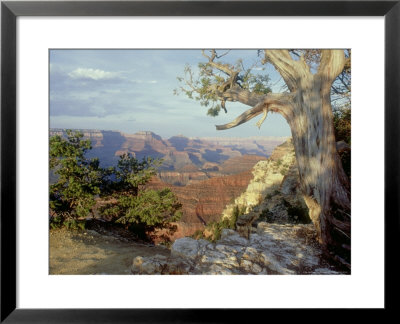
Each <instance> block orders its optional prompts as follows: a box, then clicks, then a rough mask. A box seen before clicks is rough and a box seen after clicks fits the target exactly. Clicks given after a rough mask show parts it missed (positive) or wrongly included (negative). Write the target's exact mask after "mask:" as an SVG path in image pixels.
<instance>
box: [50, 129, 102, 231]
mask: <svg viewBox="0 0 400 324" xmlns="http://www.w3.org/2000/svg"><path fill="white" fill-rule="evenodd" d="M82 137H83V134H82V133H79V132H72V131H70V130H67V139H64V138H62V137H61V136H54V137H51V138H50V143H49V144H50V151H49V153H50V169H51V170H53V171H54V174H56V175H57V181H56V182H55V183H54V184H52V185H50V191H49V193H50V210H51V212H52V214H54V215H53V217H52V218H53V219H51V223H52V224H53V225H52V227H57V226H62V225H65V224H70V222H72V223H74V222H73V221H76V220H77V219H80V218H85V217H86V216H88V215H89V213H90V212H91V211H92V207H93V206H94V204H95V196H96V195H98V194H99V193H100V186H101V170H100V168H99V160H98V159H91V160H89V159H87V158H86V157H85V153H86V152H87V151H88V150H90V149H91V144H90V140H82ZM65 226H70V225H65Z"/></svg>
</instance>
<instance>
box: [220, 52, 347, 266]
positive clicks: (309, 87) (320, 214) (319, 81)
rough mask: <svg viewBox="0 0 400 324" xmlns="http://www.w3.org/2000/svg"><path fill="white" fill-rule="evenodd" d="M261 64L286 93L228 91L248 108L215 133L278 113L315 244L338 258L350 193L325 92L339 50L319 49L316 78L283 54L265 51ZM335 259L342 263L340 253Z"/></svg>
mask: <svg viewBox="0 0 400 324" xmlns="http://www.w3.org/2000/svg"><path fill="white" fill-rule="evenodd" d="M265 61H268V62H270V63H271V64H273V65H274V67H275V68H276V70H277V71H278V72H279V73H280V74H281V76H282V78H283V79H284V81H285V82H286V85H287V86H288V88H289V90H290V93H289V94H287V93H284V94H268V95H265V96H258V97H255V96H252V94H251V93H249V92H248V91H246V90H243V91H244V92H243V93H241V90H242V89H238V88H234V87H233V88H230V89H229V90H227V91H226V92H225V93H224V96H225V98H229V97H231V99H233V100H236V101H240V102H242V103H244V104H248V105H249V106H252V107H253V108H251V109H249V110H247V111H246V112H244V113H243V114H241V115H240V116H239V117H237V118H236V119H235V120H234V121H232V122H231V123H228V124H226V125H219V126H217V129H219V130H222V129H228V128H232V127H236V126H238V125H240V124H242V123H245V122H247V121H249V120H250V119H252V118H254V117H255V116H257V115H259V114H261V113H264V114H265V113H266V112H268V111H274V112H277V113H280V114H282V116H283V117H284V118H285V119H286V120H287V122H288V124H289V126H290V129H291V132H292V137H293V144H294V148H295V153H296V159H297V164H298V169H299V174H300V182H301V189H302V192H303V195H304V200H305V202H306V204H307V206H308V208H309V215H310V218H311V219H312V221H313V223H314V225H315V227H316V229H317V233H318V237H319V240H320V242H321V243H322V244H323V245H324V247H325V248H326V250H328V251H333V254H340V253H341V252H340V249H343V248H342V246H350V216H349V215H350V190H349V181H348V178H347V176H346V174H345V173H344V170H343V167H342V164H341V160H340V158H339V155H338V153H337V150H336V141H335V135H334V128H333V113H332V107H331V98H330V90H331V86H332V83H333V82H334V80H335V79H336V78H337V77H338V75H339V74H340V73H341V72H342V71H343V69H344V67H345V64H348V62H347V61H346V60H345V56H344V51H343V50H323V51H322V54H321V61H320V65H319V68H318V72H317V73H316V74H312V73H311V72H310V68H309V66H308V65H307V63H306V62H305V60H304V59H303V58H302V57H300V59H299V60H294V59H292V57H291V56H290V54H289V52H288V51H287V50H266V51H265ZM261 122H262V121H261ZM260 125H261V123H259V124H258V126H260ZM337 233H341V235H339V237H338V235H337ZM336 259H337V260H345V259H344V258H343V255H341V256H340V257H338V258H336ZM347 261H348V260H347ZM347 261H346V260H345V261H344V262H343V263H345V264H346V265H347V264H348V262H347Z"/></svg>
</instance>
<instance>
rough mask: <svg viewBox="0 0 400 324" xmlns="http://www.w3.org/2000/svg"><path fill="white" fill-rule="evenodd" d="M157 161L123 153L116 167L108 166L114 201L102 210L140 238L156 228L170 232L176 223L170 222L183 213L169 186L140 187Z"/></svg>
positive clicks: (151, 173) (150, 175) (150, 234)
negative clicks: (160, 188) (158, 187)
mask: <svg viewBox="0 0 400 324" xmlns="http://www.w3.org/2000/svg"><path fill="white" fill-rule="evenodd" d="M160 163H161V161H159V160H152V159H150V158H147V159H143V160H142V161H141V162H139V161H138V160H137V159H136V158H134V157H132V156H131V155H129V154H125V155H122V156H121V157H120V160H119V162H118V166H117V168H114V169H109V174H108V178H107V183H108V184H107V187H108V188H109V189H108V190H107V192H112V198H113V199H114V201H113V202H110V203H108V204H107V205H105V206H104V207H103V208H102V212H103V214H104V215H106V216H111V217H112V218H114V219H116V222H117V223H121V224H124V225H127V227H129V228H130V229H132V230H133V231H135V232H136V234H138V236H139V237H140V238H142V239H151V236H152V233H153V232H154V231H155V230H156V229H168V230H169V231H170V232H173V231H174V230H175V229H176V227H174V226H172V225H171V224H170V223H171V222H176V221H178V220H179V219H180V218H181V216H182V213H181V211H180V209H181V207H182V204H181V203H180V202H179V201H178V199H177V197H176V196H175V194H174V193H173V192H172V191H171V190H170V189H168V188H166V189H162V190H149V189H145V188H143V185H144V184H146V183H147V182H148V181H149V180H150V178H151V177H152V176H153V175H155V174H156V168H155V167H156V166H157V165H159V164H160ZM113 175H114V177H113ZM113 178H115V180H113Z"/></svg>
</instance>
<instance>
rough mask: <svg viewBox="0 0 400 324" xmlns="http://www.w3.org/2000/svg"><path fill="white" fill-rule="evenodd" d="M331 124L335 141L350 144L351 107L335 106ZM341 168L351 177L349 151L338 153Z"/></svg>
mask: <svg viewBox="0 0 400 324" xmlns="http://www.w3.org/2000/svg"><path fill="white" fill-rule="evenodd" d="M333 125H334V129H335V138H336V141H337V142H338V141H345V142H346V143H347V144H349V145H351V109H350V107H349V106H343V107H341V108H337V109H335V110H334V112H333ZM339 155H340V159H341V160H342V165H343V170H344V172H345V173H346V175H347V176H348V177H349V178H351V152H350V151H348V150H345V151H343V152H341V153H339Z"/></svg>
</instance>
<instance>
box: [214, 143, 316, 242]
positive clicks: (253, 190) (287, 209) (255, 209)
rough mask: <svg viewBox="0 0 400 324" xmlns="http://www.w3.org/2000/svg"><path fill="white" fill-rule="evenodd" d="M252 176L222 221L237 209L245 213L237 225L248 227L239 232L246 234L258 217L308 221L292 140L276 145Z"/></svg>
mask: <svg viewBox="0 0 400 324" xmlns="http://www.w3.org/2000/svg"><path fill="white" fill-rule="evenodd" d="M252 173H253V178H252V180H251V181H250V183H249V185H248V186H247V189H246V190H245V191H244V192H243V193H242V194H241V195H240V196H238V197H237V198H236V199H235V201H234V202H233V203H232V204H229V205H227V206H226V208H225V209H224V211H223V215H222V218H230V217H231V215H232V212H233V210H234V208H236V207H239V209H241V210H245V213H244V215H241V216H240V217H239V220H238V225H239V227H240V226H245V227H246V228H244V229H239V231H242V230H243V231H247V232H249V230H250V227H249V226H251V224H252V222H254V221H256V220H257V219H259V218H261V220H265V221H268V222H275V223H281V224H286V223H298V222H302V223H308V222H309V219H308V216H307V210H306V206H305V204H304V201H303V198H302V195H301V193H300V191H299V176H298V170H297V166H296V158H295V153H294V148H293V145H292V142H291V140H289V141H287V142H285V143H283V144H281V145H279V146H277V147H276V149H275V150H274V151H273V153H272V155H271V156H270V157H269V158H268V160H265V161H260V162H258V163H257V164H256V165H255V166H254V168H253V170H252ZM243 234H245V233H243ZM246 235H248V233H247V234H246Z"/></svg>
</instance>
